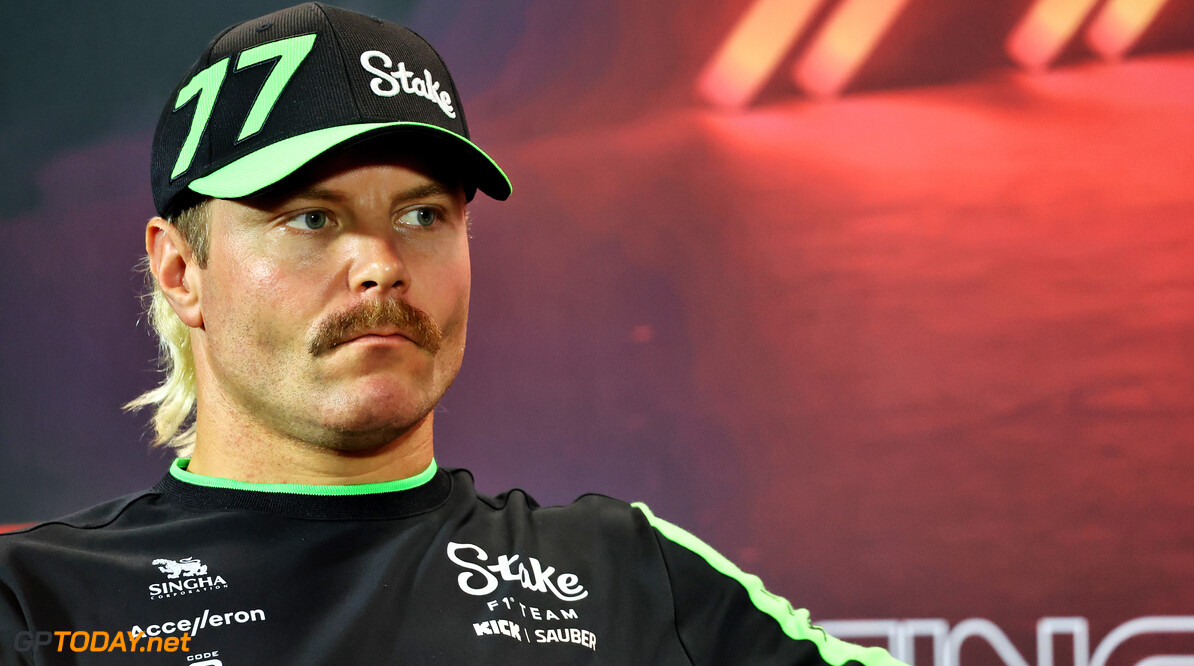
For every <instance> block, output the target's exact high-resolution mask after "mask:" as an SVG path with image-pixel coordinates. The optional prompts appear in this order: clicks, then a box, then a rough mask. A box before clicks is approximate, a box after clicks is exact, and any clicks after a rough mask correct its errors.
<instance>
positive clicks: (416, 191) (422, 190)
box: [286, 182, 452, 203]
mask: <svg viewBox="0 0 1194 666" xmlns="http://www.w3.org/2000/svg"><path fill="white" fill-rule="evenodd" d="M436 196H439V197H451V196H452V193H451V192H449V191H448V190H447V188H445V187H444V186H443V185H440V184H439V183H436V182H430V183H425V184H423V185H417V186H415V187H412V188H410V189H408V190H403V191H402V192H399V193H398V194H397V195H396V196H395V199H396V200H398V201H409V200H411V199H425V198H428V197H436ZM286 199H287V200H293V199H314V200H315V201H330V202H333V203H340V202H343V201H344V200H345V199H347V197H346V196H345V195H344V193H343V192H341V191H339V190H334V189H331V188H327V187H320V186H318V185H313V186H311V187H304V188H300V189H298V190H296V191H294V192H291V193H290V194H289V195H288V196H287V197H286Z"/></svg>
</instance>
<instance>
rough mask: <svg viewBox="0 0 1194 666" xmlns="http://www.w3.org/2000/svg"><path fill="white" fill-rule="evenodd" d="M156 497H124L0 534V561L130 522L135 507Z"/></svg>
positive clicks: (153, 494) (139, 494)
mask: <svg viewBox="0 0 1194 666" xmlns="http://www.w3.org/2000/svg"><path fill="white" fill-rule="evenodd" d="M157 496H158V493H157V492H155V491H153V490H144V491H141V492H137V493H133V494H130V495H125V496H123V497H118V498H116V499H112V500H109V501H107V502H102V503H100V504H96V505H95V506H91V507H88V508H86V509H83V510H81V511H76V512H74V513H71V514H67V515H65V516H62V517H60V518H55V519H53V520H47V521H44V522H41V523H36V524H34V525H29V526H27V527H24V528H22V529H18V530H13V531H12V532H5V533H3V534H0V557H3V556H4V555H5V554H7V553H12V552H15V551H19V550H23V549H26V548H35V547H37V546H39V545H45V544H61V543H63V541H64V540H65V541H67V542H69V541H73V540H74V539H76V538H80V537H84V536H85V535H87V534H89V533H94V532H96V531H100V530H104V529H105V528H111V527H115V526H118V525H119V524H121V523H122V522H127V521H128V520H130V519H135V518H133V515H132V514H134V513H136V507H138V505H143V504H146V503H148V502H150V501H152V500H153V499H155V498H156V497H157Z"/></svg>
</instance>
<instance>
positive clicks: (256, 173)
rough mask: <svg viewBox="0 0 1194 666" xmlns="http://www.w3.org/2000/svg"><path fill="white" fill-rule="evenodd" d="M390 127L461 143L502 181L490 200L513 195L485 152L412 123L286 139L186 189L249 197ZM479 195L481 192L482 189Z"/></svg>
mask: <svg viewBox="0 0 1194 666" xmlns="http://www.w3.org/2000/svg"><path fill="white" fill-rule="evenodd" d="M390 127H419V128H424V129H430V130H435V131H438V132H443V133H444V134H446V135H448V136H450V137H453V138H454V139H456V140H458V141H461V142H463V143H464V144H465V145H466V146H468V147H469V148H471V149H472V150H473V151H475V152H476V153H477V154H478V155H480V156H481V157H484V158H485V159H486V161H488V162H489V164H490V165H491V166H492V167H493V169H494V170H495V171H496V172H497V173H498V174H499V175H500V176H501V177H502V179H503V180H504V181H505V185H506V191H505V192H504V193H503V194H505V195H506V196H505V197H497V196H495V195H496V194H498V193H494V194H490V196H494V197H495V198H500V199H505V198H506V197H508V196H509V195H510V192H511V191H513V187H512V186H511V184H510V179H509V178H508V177H507V176H506V173H505V172H504V171H502V169H501V167H499V166H498V165H497V162H494V161H493V158H491V157H490V156H489V155H486V154H485V151H483V150H481V149H480V148H478V147H477V145H476V144H474V143H473V142H472V141H469V140H468V139H466V138H464V137H463V136H460V135H459V134H457V133H455V132H452V131H449V130H446V129H444V128H442V127H437V126H435V125H428V124H426V123H415V122H391V123H361V124H356V125H340V126H339V127H325V128H324V129H319V130H314V131H312V132H307V133H306V134H300V135H298V136H292V137H290V138H289V139H283V140H281V141H278V142H276V143H272V144H270V145H268V146H266V147H264V148H261V149H260V150H256V151H254V152H252V153H249V154H248V155H245V156H244V157H242V158H240V159H238V160H236V161H235V162H232V163H231V164H228V165H227V166H225V167H223V168H221V169H217V170H216V171H214V172H212V173H210V174H208V175H206V176H203V177H202V178H196V179H195V180H192V181H191V183H190V185H188V187H189V188H190V189H192V190H194V191H195V192H198V193H199V194H204V195H207V196H209V197H215V198H217V199H236V198H238V197H244V196H248V195H250V194H253V193H254V192H256V191H258V190H260V189H262V188H263V187H268V186H269V185H273V184H274V183H276V182H278V181H279V180H282V179H283V178H285V177H286V176H289V175H290V174H292V173H294V172H295V171H296V170H298V169H299V167H301V166H303V165H304V164H306V163H307V162H310V161H311V160H313V159H315V158H316V157H318V156H319V155H321V154H323V153H324V152H325V151H327V150H328V149H330V148H333V147H334V146H336V145H338V144H341V143H343V142H345V141H347V140H349V139H351V138H354V137H357V136H360V135H361V134H364V133H366V132H372V131H374V130H380V129H386V128H390ZM482 191H483V192H484V189H482ZM486 194H489V193H488V192H486Z"/></svg>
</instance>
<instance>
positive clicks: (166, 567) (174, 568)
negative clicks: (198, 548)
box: [153, 557, 207, 579]
mask: <svg viewBox="0 0 1194 666" xmlns="http://www.w3.org/2000/svg"><path fill="white" fill-rule="evenodd" d="M153 563H154V565H156V566H157V568H158V571H161V572H162V573H164V574H166V577H167V578H170V579H174V578H178V577H179V576H180V575H181V576H202V575H205V574H206V573H207V565H206V564H204V563H202V562H200V561H199V560H197V559H195V558H193V557H184V558H183V559H181V560H178V561H177V562H175V561H174V560H167V559H166V558H164V557H159V558H158V559H156V560H154V561H153Z"/></svg>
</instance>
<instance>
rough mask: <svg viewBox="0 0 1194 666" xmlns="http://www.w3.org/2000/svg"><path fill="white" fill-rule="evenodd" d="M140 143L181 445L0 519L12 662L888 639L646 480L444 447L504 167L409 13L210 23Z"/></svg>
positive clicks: (289, 658)
mask: <svg viewBox="0 0 1194 666" xmlns="http://www.w3.org/2000/svg"><path fill="white" fill-rule="evenodd" d="M151 171H152V183H153V194H154V202H155V205H156V207H157V210H158V213H159V215H160V217H155V218H154V219H152V220H150V222H149V224H148V226H147V230H146V250H147V254H148V268H149V271H150V272H151V273H152V277H153V282H154V295H153V301H152V304H151V313H150V314H151V320H152V321H153V324H154V327H155V329H156V330H157V331H158V333H159V336H160V337H161V340H162V345H163V354H164V356H165V359H166V362H167V366H168V367H167V373H166V374H167V376H166V378H165V380H164V382H163V384H162V385H161V386H160V387H158V388H157V389H155V390H153V391H150V392H149V393H147V394H146V395H144V396H142V397H141V398H139V399H138V400H136V401H134V403H132V404H133V405H135V406H151V407H153V408H154V410H155V417H154V421H155V429H156V432H157V438H158V441H159V443H162V444H167V445H170V446H173V447H175V448H176V449H177V450H179V452H180V455H184V456H186V457H180V458H179V459H178V460H177V461H175V463H174V464H173V465H172V466H171V467H170V470H169V473H168V474H167V475H166V476H165V478H163V480H162V481H161V482H160V483H159V484H158V485H157V486H155V487H154V488H152V489H150V490H147V491H145V492H142V493H138V494H135V495H132V496H128V497H125V498H121V499H119V500H115V501H113V502H109V503H107V504H103V505H100V506H97V507H94V508H92V509H89V510H87V511H83V512H81V513H78V514H75V515H73V516H70V517H67V518H64V519H61V520H57V521H52V522H50V523H46V524H43V525H39V526H36V527H33V528H30V529H28V530H25V531H23V532H21V533H17V534H13V535H5V536H4V537H2V538H0V661H2V662H3V663H4V664H10V663H13V664H16V663H30V664H33V663H36V664H42V663H91V662H96V663H110V662H112V661H113V660H115V661H116V662H117V663H163V664H184V663H190V664H202V665H206V666H217V665H228V666H232V665H235V664H391V663H394V664H396V663H403V664H408V663H409V664H425V663H448V664H457V663H459V664H466V663H467V664H491V663H510V664H515V663H517V664H581V663H604V664H691V663H698V664H750V663H760V664H776V663H793V664H823V663H830V664H843V663H847V662H851V663H853V662H857V663H865V664H894V663H895V662H894V661H893V660H892V659H891V657H890V656H888V655H887V653H886V652H884V651H882V650H879V649H875V648H869V649H863V648H858V647H856V646H852V645H848V644H845V643H842V642H840V641H837V640H835V639H832V638H830V637H827V636H825V635H824V633H823V632H822V631H820V630H819V629H818V628H816V627H814V626H812V625H811V624H810V623H809V620H808V614H807V613H806V612H804V611H794V610H792V608H791V606H790V605H789V604H788V603H787V602H786V601H784V600H782V599H779V598H777V597H774V596H772V595H770V594H769V593H767V592H766V591H765V590H764V589H763V587H762V584H761V583H760V582H759V580H758V579H757V578H755V577H753V576H750V575H747V574H745V573H743V572H742V571H740V570H739V569H738V568H737V567H735V566H734V565H733V564H731V563H730V562H728V561H726V560H725V559H724V558H722V557H721V556H719V555H718V554H717V553H715V552H714V551H712V550H711V549H710V548H709V547H708V546H706V545H704V544H703V543H701V542H700V541H698V540H697V539H696V538H695V537H693V536H691V535H689V534H688V533H686V532H684V531H683V530H681V529H679V528H677V527H675V526H673V525H670V524H669V523H667V522H664V521H662V520H659V519H657V518H655V517H654V516H653V515H652V514H651V512H650V511H649V510H648V509H647V508H646V507H645V506H642V505H634V506H632V505H629V504H626V503H623V502H620V501H617V500H613V499H610V498H606V497H600V496H585V497H582V498H581V499H579V500H577V501H576V502H575V503H574V504H572V505H570V506H568V507H552V508H545V509H541V508H538V507H537V506H536V505H535V504H534V502H533V500H531V499H530V498H528V497H527V496H526V495H525V494H523V493H522V492H520V491H511V492H509V493H506V494H503V495H500V496H498V497H495V498H490V497H485V496H479V495H477V493H476V492H475V490H474V489H473V486H472V479H471V477H470V476H469V474H468V473H467V472H464V471H461V470H456V471H447V470H442V469H439V468H438V467H437V465H436V463H435V459H434V452H433V438H432V426H433V408H434V406H435V405H436V403H437V402H438V401H439V400H440V398H441V397H442V396H443V394H444V392H445V391H446V390H447V388H448V386H449V384H451V382H452V380H453V379H454V378H455V376H456V373H457V371H458V370H459V367H460V363H461V358H462V355H463V351H464V344H465V331H466V325H467V319H468V304H469V278H470V271H469V254H468V215H467V210H466V209H467V203H468V201H469V200H471V198H472V197H473V195H474V193H475V192H476V191H478V190H479V191H480V192H482V193H484V194H486V195H488V196H491V197H493V198H495V199H505V198H506V197H508V196H509V195H510V192H511V189H510V183H509V181H508V180H507V178H506V176H505V174H504V173H503V172H502V171H501V169H500V168H498V166H497V165H496V164H495V163H494V162H493V161H492V160H491V159H490V158H489V157H488V156H487V155H486V154H485V153H483V152H482V151H481V150H480V149H479V148H478V147H476V146H475V145H474V144H473V143H472V142H471V141H470V140H469V132H468V127H467V124H466V123H465V119H464V111H463V109H462V108H461V106H460V98H459V95H458V93H457V91H456V88H455V85H454V84H453V82H452V79H451V77H450V75H449V74H448V71H447V69H446V67H445V66H444V64H443V62H442V61H441V60H440V58H439V56H438V54H436V53H435V51H434V50H433V49H432V48H431V47H430V46H429V45H428V44H427V43H426V42H425V41H423V40H422V39H421V38H419V37H418V36H417V35H415V34H414V33H412V32H410V31H409V30H406V29H405V28H402V27H400V26H396V25H392V24H388V23H385V22H382V21H379V20H377V19H371V18H368V17H365V16H362V15H359V14H355V13H352V12H348V11H344V10H340V9H336V8H333V7H328V6H323V5H319V4H317V3H311V4H305V5H301V6H298V7H293V8H290V9H286V10H283V11H280V12H276V13H274V14H270V15H268V16H265V17H262V18H259V19H255V20H252V21H248V22H245V23H242V24H240V25H238V26H235V27H233V28H230V29H229V30H227V31H225V32H224V33H222V34H221V35H219V36H217V37H216V39H215V40H214V41H213V42H212V43H211V44H210V45H209V47H208V49H207V51H206V52H205V53H204V54H203V55H202V56H201V57H200V59H199V60H198V62H196V63H195V65H194V66H193V67H192V68H191V70H190V71H188V72H187V74H186V75H185V76H184V77H183V79H182V81H181V83H180V85H179V87H178V89H177V90H176V91H175V93H174V94H173V95H172V96H171V97H170V99H169V100H168V101H167V104H166V107H165V109H164V111H163V113H162V117H161V120H160V121H159V124H158V130H157V133H156V135H155V138H154V146H153V154H152V167H151ZM192 419H193V422H192ZM187 423H192V424H191V425H190V426H188V427H184V426H186V424H187ZM114 652H118V653H120V656H119V657H113V656H112V653H114ZM130 652H136V653H137V654H136V655H131V654H128V653H130ZM183 653H185V654H183Z"/></svg>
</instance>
